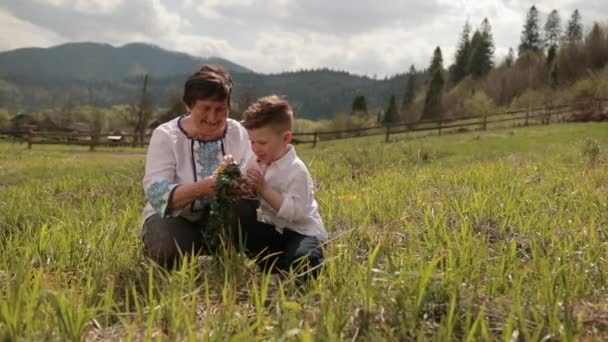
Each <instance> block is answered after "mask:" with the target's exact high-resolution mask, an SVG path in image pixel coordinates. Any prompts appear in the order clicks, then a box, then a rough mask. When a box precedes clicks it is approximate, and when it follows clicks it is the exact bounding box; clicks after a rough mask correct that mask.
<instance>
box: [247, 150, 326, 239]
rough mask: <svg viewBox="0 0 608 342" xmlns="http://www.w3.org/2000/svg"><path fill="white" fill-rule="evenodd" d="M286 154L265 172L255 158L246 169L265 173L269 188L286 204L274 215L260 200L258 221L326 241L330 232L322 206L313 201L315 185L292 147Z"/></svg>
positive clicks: (252, 158)
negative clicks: (324, 222)
mask: <svg viewBox="0 0 608 342" xmlns="http://www.w3.org/2000/svg"><path fill="white" fill-rule="evenodd" d="M288 148H289V150H288V151H287V153H286V154H285V155H284V156H283V157H281V158H280V159H279V160H276V161H274V162H272V163H271V164H270V165H268V167H266V169H265V170H262V169H261V167H260V165H259V164H258V162H257V158H256V157H255V155H253V154H252V155H251V156H250V157H249V159H248V160H247V163H246V165H245V170H248V169H250V168H254V169H258V170H260V171H262V172H263V174H264V179H265V180H266V184H267V185H268V186H270V187H271V188H272V190H274V191H276V192H278V193H279V194H281V196H282V197H283V203H282V204H281V207H280V208H279V210H278V211H275V210H274V209H273V208H272V207H271V206H270V205H269V204H268V203H267V202H266V201H264V199H262V198H260V209H259V210H258V220H260V221H262V222H266V223H269V224H272V225H274V226H275V227H276V228H277V229H278V230H279V231H282V230H283V229H284V228H289V229H291V230H293V231H295V232H297V233H300V234H302V235H308V236H315V237H317V238H318V239H319V240H321V241H326V240H327V231H325V227H324V226H323V220H322V219H321V215H319V206H318V204H317V201H316V200H315V197H314V184H313V181H312V178H311V177H310V173H308V168H307V167H306V165H305V164H304V162H302V160H300V158H298V156H297V155H296V151H295V148H294V147H293V146H292V145H289V147H288Z"/></svg>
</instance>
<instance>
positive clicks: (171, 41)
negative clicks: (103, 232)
mask: <svg viewBox="0 0 608 342" xmlns="http://www.w3.org/2000/svg"><path fill="white" fill-rule="evenodd" d="M535 3H536V4H537V7H538V9H539V11H540V12H541V27H542V25H543V24H544V16H545V15H546V14H547V13H549V11H551V9H553V8H556V9H558V10H559V11H560V14H561V17H562V21H563V23H564V24H565V23H566V21H567V20H568V18H569V16H570V14H571V13H572V11H573V10H574V9H575V8H579V10H580V12H581V14H582V16H583V20H584V21H585V24H586V25H589V24H590V23H591V22H592V21H594V20H604V18H605V17H606V15H607V14H608V2H606V1H600V0H587V1H584V2H583V1H582V0H560V1H556V0H540V1H536V2H535ZM531 5H532V2H531V1H529V0H486V1H465V0H460V1H453V0H449V1H448V0H432V1H426V2H413V1H385V2H378V1H371V0H366V1H364V0H359V1H351V0H333V1H329V2H328V1H326V0H308V1H295V0H268V1H264V2H260V1H254V0H89V1H86V0H21V1H14V2H4V3H0V19H3V20H2V21H3V26H4V27H6V28H5V29H4V30H5V31H7V32H8V34H4V35H3V36H2V37H0V48H1V49H11V48H14V47H21V46H48V45H51V44H56V43H59V42H64V41H101V42H107V43H111V44H114V45H120V44H124V43H128V42H132V41H143V42H147V43H152V44H157V45H159V46H161V47H164V48H167V49H172V50H178V51H184V52H188V53H191V54H194V55H197V56H219V57H224V58H227V59H230V60H232V61H234V62H236V63H240V64H243V65H244V66H246V67H248V68H250V69H253V70H256V71H259V72H280V71H284V70H296V69H301V68H317V67H330V68H335V69H340V70H347V71H351V72H355V73H361V74H368V75H373V74H378V75H379V76H383V75H386V74H395V73H399V72H405V71H406V70H407V69H408V68H409V65H410V64H412V63H414V64H415V65H416V68H418V69H422V68H426V67H427V66H428V64H429V62H430V58H431V55H432V53H433V50H434V49H435V47H436V46H438V45H439V46H441V48H442V51H443V55H444V65H445V66H448V65H449V63H451V61H452V59H453V54H454V50H455V45H456V44H457V42H458V37H459V34H460V31H461V29H462V25H463V24H464V22H465V20H467V19H468V20H469V21H470V23H471V25H472V26H473V27H474V28H475V27H476V26H478V25H479V24H480V23H481V21H482V20H483V18H484V17H487V18H488V19H489V20H490V23H491V25H492V32H493V35H494V40H495V43H496V54H495V56H496V62H499V61H500V60H501V59H502V58H503V57H504V55H506V53H507V51H508V48H509V47H513V48H514V49H515V50H517V46H518V44H519V37H520V33H521V29H522V26H523V22H524V19H525V16H526V12H527V10H528V8H529V7H530V6H531ZM5 23H6V24H5Z"/></svg>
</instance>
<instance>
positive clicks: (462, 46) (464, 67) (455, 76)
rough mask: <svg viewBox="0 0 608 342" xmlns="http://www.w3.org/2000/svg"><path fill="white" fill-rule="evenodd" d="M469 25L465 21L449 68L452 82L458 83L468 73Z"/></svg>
mask: <svg viewBox="0 0 608 342" xmlns="http://www.w3.org/2000/svg"><path fill="white" fill-rule="evenodd" d="M470 34H471V25H469V22H468V21H467V22H466V23H465V24H464V27H463V28H462V33H461V34H460V40H459V41H458V49H457V50H456V55H455V56H454V64H453V65H452V67H451V68H450V77H451V79H452V82H454V83H458V82H460V81H462V79H464V78H465V77H467V75H468V73H469V70H468V68H469V59H470V55H471V39H470V37H469V36H470Z"/></svg>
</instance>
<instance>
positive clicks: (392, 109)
mask: <svg viewBox="0 0 608 342" xmlns="http://www.w3.org/2000/svg"><path fill="white" fill-rule="evenodd" d="M397 121H399V115H398V112H397V103H396V101H395V95H391V99H390V101H389V103H388V108H387V109H386V112H385V113H384V120H383V123H384V124H385V125H390V124H394V123H396V122H397Z"/></svg>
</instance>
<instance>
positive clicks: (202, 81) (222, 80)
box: [183, 65, 232, 107]
mask: <svg viewBox="0 0 608 342" xmlns="http://www.w3.org/2000/svg"><path fill="white" fill-rule="evenodd" d="M231 93H232V78H231V77H230V74H229V73H228V72H227V71H226V70H225V69H224V68H222V67H221V66H219V65H203V67H202V68H201V69H200V70H199V71H198V72H196V73H195V74H193V75H192V76H190V77H189V78H188V80H187V81H186V84H185V85H184V97H183V100H184V103H185V104H186V106H188V107H192V106H193V105H194V104H195V103H196V101H197V100H215V101H223V100H227V102H228V105H230V94H231Z"/></svg>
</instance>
